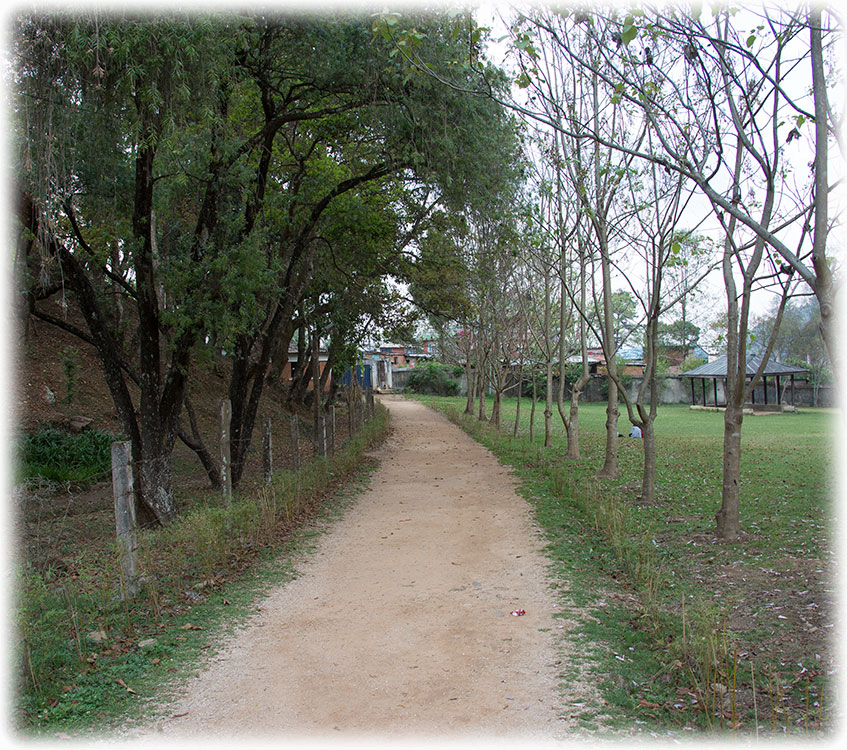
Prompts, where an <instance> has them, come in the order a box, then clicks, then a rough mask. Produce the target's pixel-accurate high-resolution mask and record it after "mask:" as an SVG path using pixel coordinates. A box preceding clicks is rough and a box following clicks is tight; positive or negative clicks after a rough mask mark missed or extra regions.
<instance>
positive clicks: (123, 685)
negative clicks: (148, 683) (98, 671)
mask: <svg viewBox="0 0 847 750" xmlns="http://www.w3.org/2000/svg"><path fill="white" fill-rule="evenodd" d="M115 682H117V683H118V685H120V686H121V687H122V688H123V689H124V690H126V691H127V692H128V693H132V694H133V695H138V693H136V692H135V690H133V689H132V688H131V687H129V686H128V685H127V684H126V683H125V682H124V681H123V680H122V679H121V678H120V677H119V678H118V679H116V680H115Z"/></svg>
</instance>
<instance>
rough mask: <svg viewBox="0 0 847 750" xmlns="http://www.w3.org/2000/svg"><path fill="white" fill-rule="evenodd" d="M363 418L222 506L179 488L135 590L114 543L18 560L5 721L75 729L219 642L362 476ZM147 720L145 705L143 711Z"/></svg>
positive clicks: (110, 713)
mask: <svg viewBox="0 0 847 750" xmlns="http://www.w3.org/2000/svg"><path fill="white" fill-rule="evenodd" d="M388 427H389V421H388V414H387V412H386V411H385V410H384V409H383V408H381V407H378V408H377V413H376V417H375V418H374V419H372V420H370V421H368V422H366V424H365V427H364V429H363V431H362V432H360V433H358V434H357V435H355V436H354V437H353V438H352V439H350V440H348V441H346V442H345V443H344V444H343V445H341V446H339V448H338V450H337V451H336V452H335V454H334V455H332V456H318V457H315V458H313V459H312V460H311V461H308V462H306V463H304V464H303V465H302V466H301V468H300V469H299V470H296V471H295V470H284V471H278V472H276V473H275V474H274V477H273V481H272V482H271V483H270V484H269V485H264V484H259V483H258V482H257V483H254V484H253V485H251V486H247V485H245V486H244V488H243V490H242V491H241V492H237V493H236V494H235V497H234V498H233V502H232V504H231V505H230V506H229V507H225V506H223V505H222V504H221V503H220V502H219V501H218V502H214V501H212V500H211V499H210V497H208V493H200V494H198V495H196V496H194V497H191V498H186V500H185V510H184V511H183V512H182V513H181V514H180V516H179V518H178V519H177V520H176V521H174V522H173V523H172V524H170V525H168V526H167V527H164V528H154V529H148V530H144V531H142V532H141V535H140V547H141V567H142V570H141V573H142V581H143V583H142V587H141V592H140V594H139V595H138V596H137V597H135V598H132V599H127V598H126V597H124V596H123V590H124V589H123V587H124V582H123V581H122V580H121V566H120V562H119V554H118V551H117V548H116V546H110V547H108V548H105V549H100V550H98V549H94V548H90V547H89V548H83V549H82V550H81V551H80V552H79V554H77V555H76V556H75V557H73V558H69V557H66V558H65V559H64V560H63V561H62V567H61V568H48V569H47V570H39V569H36V568H34V567H32V566H29V565H27V564H26V561H24V562H23V564H22V565H21V566H20V568H19V570H18V574H17V576H18V580H17V582H16V583H17V586H16V588H17V600H16V608H15V626H16V628H17V631H18V635H19V638H18V639H17V643H18V651H19V652H18V654H17V656H18V657H19V658H18V663H19V665H20V671H19V673H18V674H17V675H16V678H17V682H18V687H19V699H18V702H17V705H16V717H15V718H16V724H17V726H18V728H19V729H20V730H21V731H25V732H27V733H35V734H36V735H48V734H55V733H57V732H58V733H61V734H67V735H69V736H70V735H75V736H76V735H79V734H86V733H88V732H91V731H99V730H105V729H109V728H110V727H115V726H117V725H118V724H125V723H126V721H127V720H128V718H129V719H130V720H131V718H132V717H133V716H134V715H138V714H140V712H141V711H148V710H149V704H150V702H151V701H161V700H163V699H165V698H166V697H167V695H168V684H169V683H174V681H175V680H176V679H177V678H179V677H181V676H184V675H186V674H188V673H189V672H190V670H191V669H193V668H195V667H196V665H197V660H198V658H199V657H200V656H201V655H208V654H209V653H210V652H212V651H214V650H215V648H216V647H217V646H218V645H219V644H220V638H221V636H222V634H223V633H224V632H225V629H226V628H227V627H230V626H232V625H235V624H237V623H238V622H239V621H241V620H243V619H244V618H245V617H246V616H249V614H250V612H251V605H253V604H254V603H255V601H256V600H257V597H258V596H259V595H260V594H261V593H262V592H263V591H266V590H267V588H268V587H269V586H270V585H272V584H274V583H279V582H283V581H285V580H288V579H290V578H291V577H292V575H294V567H293V559H294V556H295V554H296V553H299V552H302V551H303V550H304V542H307V541H308V540H309V539H310V538H311V537H313V536H314V535H315V534H316V533H317V531H316V528H317V527H316V526H314V524H312V523H308V522H309V521H311V520H314V519H316V518H317V519H320V520H322V521H324V520H326V519H328V518H329V517H330V516H331V515H332V514H333V513H334V512H337V511H339V509H341V508H342V507H343V505H344V498H348V497H349V496H350V494H351V493H352V492H353V491H354V490H355V488H356V487H357V483H358V482H359V481H361V479H362V478H363V477H364V476H365V475H366V473H367V470H368V467H369V461H368V459H367V457H366V456H365V453H366V451H367V450H368V449H369V448H371V447H372V446H373V445H375V444H376V443H377V442H378V441H380V440H382V439H383V438H384V437H385V435H386V434H387V431H388ZM147 718H148V719H149V715H148V717H147Z"/></svg>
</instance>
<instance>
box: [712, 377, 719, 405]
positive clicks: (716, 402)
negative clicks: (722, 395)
mask: <svg viewBox="0 0 847 750" xmlns="http://www.w3.org/2000/svg"><path fill="white" fill-rule="evenodd" d="M712 388H713V389H714V392H715V408H716V409H717V408H718V379H717V378H712Z"/></svg>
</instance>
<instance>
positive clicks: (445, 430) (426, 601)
mask: <svg viewBox="0 0 847 750" xmlns="http://www.w3.org/2000/svg"><path fill="white" fill-rule="evenodd" d="M383 402H384V403H385V404H386V405H387V406H388V407H389V409H390V411H391V415H392V423H393V425H394V434H393V436H392V438H391V439H390V440H389V441H388V443H387V445H386V447H385V449H384V451H383V452H382V453H381V455H380V458H381V466H380V468H379V469H378V470H377V471H376V472H375V473H374V475H373V479H372V482H371V484H370V486H369V488H368V489H367V490H366V491H365V492H364V493H363V494H362V496H361V497H360V498H359V500H358V501H357V503H356V505H355V506H354V507H353V508H352V509H351V510H349V511H348V512H347V514H346V515H345V517H344V518H343V519H342V520H341V521H339V522H338V523H337V524H336V525H335V526H334V527H333V528H332V529H331V530H330V531H329V532H328V533H327V534H326V535H325V536H324V537H323V538H322V540H321V541H320V542H319V545H318V548H317V550H316V551H315V552H314V554H313V555H311V556H310V558H309V560H308V561H307V562H306V563H305V564H304V565H303V566H302V568H301V571H302V575H301V576H300V577H299V578H297V579H296V580H294V581H292V582H291V583H289V584H287V585H286V586H284V587H282V588H280V589H278V590H277V591H275V592H274V593H273V594H271V595H270V596H269V597H268V598H267V600H266V601H264V602H263V604H262V605H261V608H260V610H259V614H258V615H257V616H256V618H255V619H254V620H253V621H252V622H250V623H248V625H247V626H246V628H245V629H243V630H242V631H241V632H240V633H239V634H238V636H237V638H234V639H233V641H232V643H231V644H230V645H229V646H227V647H225V648H224V649H223V651H222V652H221V653H220V654H219V656H217V657H216V658H215V659H214V661H213V662H212V663H211V664H210V665H209V667H208V669H207V670H205V671H204V672H203V673H202V674H201V675H200V676H199V677H198V678H196V679H195V680H193V681H192V682H191V683H189V686H188V689H187V691H186V693H185V695H184V697H183V698H182V699H181V700H180V701H179V703H178V704H176V705H174V706H173V707H172V710H170V711H169V713H168V718H166V719H164V720H163V721H162V722H161V723H160V724H159V725H158V726H157V727H156V728H155V730H154V732H161V733H162V734H163V735H164V736H165V737H174V738H176V737H183V738H198V737H203V736H209V735H215V736H218V737H220V736H221V735H232V736H239V737H246V736H250V735H254V736H256V735H276V736H280V735H285V736H286V737H304V736H308V737H311V738H320V737H323V738H328V739H332V738H339V737H341V736H344V737H347V738H351V737H352V738H356V737H359V736H362V735H377V736H379V737H394V738H399V737H403V736H405V737H407V738H414V737H421V736H426V737H433V738H434V737H443V738H447V739H453V738H458V737H461V736H464V735H467V734H469V733H470V734H473V735H483V736H488V737H493V736H497V737H499V738H503V737H506V736H510V737H511V736H514V738H515V739H520V740H521V741H525V740H529V739H535V740H540V739H553V738H559V737H562V736H563V735H564V733H565V731H566V729H567V728H568V727H567V726H566V722H563V721H562V720H560V719H559V718H558V716H559V715H561V714H562V712H563V707H562V705H561V702H560V698H559V693H558V690H557V680H556V674H557V667H556V665H555V663H556V661H557V659H558V658H560V657H559V656H558V655H557V651H556V648H555V645H554V637H555V634H556V633H560V632H561V630H559V629H558V628H559V627H560V624H561V621H560V620H554V619H553V617H552V614H553V612H554V611H555V605H554V602H553V598H552V596H551V595H550V593H549V592H548V590H547V588H546V582H545V569H544V564H545V563H544V560H543V558H542V557H541V556H540V555H539V553H538V551H537V550H538V548H539V546H540V542H539V539H538V536H537V534H536V532H535V530H534V529H533V528H532V525H531V522H530V512H529V507H528V505H527V504H526V502H525V501H524V500H523V499H522V498H520V497H518V496H517V495H516V494H515V493H514V490H513V485H512V480H511V479H510V477H509V473H508V471H507V470H506V469H505V468H504V467H502V466H501V465H500V464H499V463H498V462H497V460H496V459H495V458H494V457H493V456H492V455H491V454H490V453H488V451H486V450H485V449H484V448H482V447H481V446H479V445H478V444H477V443H476V442H474V441H473V440H471V438H469V437H468V436H467V435H465V434H464V433H463V432H462V431H461V430H460V429H458V428H457V427H455V426H454V425H452V424H450V423H449V422H448V421H447V420H446V419H444V418H443V417H442V416H440V415H438V414H436V413H435V412H433V411H431V410H428V409H426V408H425V407H423V406H421V405H419V404H417V403H415V402H413V401H406V400H403V399H401V398H396V397H390V396H389V397H385V398H384V400H383ZM517 609H524V610H525V611H526V614H525V615H523V616H514V615H511V614H510V613H511V612H512V611H513V610H517ZM160 736H161V735H160Z"/></svg>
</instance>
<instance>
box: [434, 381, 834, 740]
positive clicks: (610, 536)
mask: <svg viewBox="0 0 847 750" xmlns="http://www.w3.org/2000/svg"><path fill="white" fill-rule="evenodd" d="M419 398H420V400H421V401H423V402H424V403H426V404H427V405H430V406H433V407H434V408H437V409H440V410H441V411H443V412H445V413H446V414H447V415H448V416H449V417H450V418H451V419H452V420H453V421H455V422H456V423H458V424H459V425H461V426H462V427H464V428H465V429H466V430H467V431H468V432H469V433H470V434H471V435H473V436H474V437H475V438H476V439H478V440H479V441H481V442H482V443H483V444H485V445H486V446H487V447H488V448H490V449H491V450H493V451H494V452H495V454H496V455H497V456H498V457H499V458H500V459H501V461H503V462H504V463H506V464H509V465H511V466H513V467H514V469H515V473H516V476H517V477H518V478H519V479H520V481H521V486H522V490H523V494H524V495H525V496H526V497H527V499H528V500H529V501H530V502H531V503H532V504H533V506H534V508H535V514H536V519H537V521H538V523H539V524H540V525H541V526H542V528H543V531H544V534H545V536H546V539H547V543H548V547H547V553H548V555H549V556H550V558H551V562H552V566H553V567H552V571H553V572H552V574H551V575H552V583H553V586H554V587H556V588H557V589H558V591H559V593H560V595H561V596H562V599H563V604H564V605H565V606H563V614H564V615H565V616H567V617H568V618H571V619H575V620H576V622H577V625H576V626H575V627H574V628H572V629H571V630H570V631H569V633H570V634H569V636H568V637H569V638H573V639H576V640H578V641H579V642H580V643H581V644H583V645H584V644H586V643H593V644H594V647H593V648H594V653H593V654H591V655H590V656H588V655H587V657H586V658H587V659H588V661H589V662H590V659H591V658H594V659H596V660H597V663H598V664H599V665H600V667H599V669H600V670H602V673H601V674H598V675H597V677H598V681H599V684H600V686H601V688H602V692H603V698H604V700H605V701H606V703H607V704H608V705H606V706H604V707H593V708H591V707H586V709H585V712H586V722H588V723H589V724H590V721H591V717H592V716H595V715H596V712H597V711H603V710H605V711H608V712H610V713H611V715H612V717H613V718H615V717H617V720H618V722H619V725H620V726H621V727H625V726H630V727H632V724H633V722H635V724H636V725H638V724H642V723H647V724H652V723H657V724H658V725H660V726H664V727H665V728H671V729H673V728H676V729H678V730H680V731H685V730H688V731H691V730H696V729H700V730H704V729H705V730H716V731H722V732H726V733H732V734H739V735H740V734H744V735H757V736H764V735H768V736H773V735H787V736H791V737H797V736H801V735H805V734H806V733H816V732H818V731H821V730H827V729H830V728H831V727H832V722H833V721H834V719H835V718H836V706H837V695H836V692H835V691H836V687H837V684H836V681H835V680H834V679H833V675H834V669H835V662H834V659H835V654H834V649H835V642H834V633H833V626H834V617H835V610H834V591H833V587H834V565H835V559H834V554H835V553H834V539H833V531H832V529H833V525H832V520H833V511H834V508H833V498H834V492H835V486H834V484H835V482H834V479H833V474H834V468H835V467H834V464H833V440H834V432H835V427H836V425H835V420H836V418H837V417H836V416H835V414H834V413H833V412H829V411H825V410H800V411H799V412H798V413H796V414H785V415H779V416H767V417H757V418H750V419H749V420H747V421H746V422H745V442H744V453H743V455H742V487H741V492H742V497H743V503H744V509H745V518H746V519H747V520H746V522H745V527H744V531H743V533H742V534H741V535H740V537H739V538H738V540H737V541H735V542H731V543H728V542H722V541H719V539H718V538H717V536H716V534H715V532H714V528H713V518H714V513H715V511H716V509H717V508H718V507H719V506H720V483H719V482H718V481H717V479H718V477H719V475H720V457H721V439H720V438H721V432H722V429H723V424H722V417H721V415H720V414H716V413H708V412H703V413H693V412H691V411H690V410H689V409H687V408H686V407H682V406H680V407H676V406H666V407H663V408H662V410H661V412H660V418H659V419H658V420H657V422H656V424H657V453H658V456H659V462H658V466H659V471H658V474H657V493H656V499H655V501H654V502H653V503H651V504H649V505H646V504H644V503H642V502H641V497H640V489H641V484H640V481H639V476H640V468H641V467H640V464H641V460H642V450H641V445H640V442H639V441H638V440H636V439H628V438H626V439H625V438H622V439H621V445H620V448H621V450H620V463H621V466H620V473H619V475H618V476H617V477H616V478H615V479H612V480H598V479H597V478H596V476H595V475H596V471H597V467H598V466H599V465H600V464H601V463H602V455H603V423H604V419H605V411H604V406H603V405H600V404H583V405H582V407H581V409H580V417H581V421H582V425H581V427H582V440H583V443H582V447H583V456H582V458H581V459H580V460H577V461H574V460H568V459H566V458H565V440H564V437H563V435H562V434H561V432H562V430H561V429H559V430H558V431H554V441H553V444H552V445H551V446H550V447H548V448H544V446H543V444H542V443H541V440H542V439H543V432H542V431H539V430H536V431H535V434H536V436H537V437H536V439H535V440H534V441H530V440H529V437H528V433H529V424H528V416H524V417H523V418H522V420H521V421H520V424H519V431H518V436H517V438H515V437H513V436H512V434H511V430H509V432H508V433H507V432H506V431H504V430H497V429H495V428H494V427H493V426H491V425H490V424H489V423H487V422H480V421H478V420H477V419H475V418H473V417H470V416H468V415H464V414H462V407H463V405H464V401H463V400H460V399H447V398H434V397H419ZM515 405H516V403H515V400H514V399H505V400H504V403H503V416H504V420H508V418H509V417H511V418H512V419H514V413H515ZM525 413H528V410H525ZM539 432H541V434H540V435H539ZM572 668H574V669H578V665H575V666H572Z"/></svg>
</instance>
